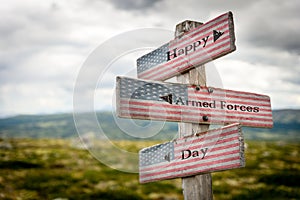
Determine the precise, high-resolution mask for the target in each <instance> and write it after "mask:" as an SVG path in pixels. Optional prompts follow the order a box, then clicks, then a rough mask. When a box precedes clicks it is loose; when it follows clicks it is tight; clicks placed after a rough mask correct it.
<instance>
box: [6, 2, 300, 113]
mask: <svg viewBox="0 0 300 200" xmlns="http://www.w3.org/2000/svg"><path fill="white" fill-rule="evenodd" d="M299 4H300V3H299V1H298V0H290V1H280V0H275V1H274V0H273V1H271V0H262V1H250V2H242V1H238V0H233V1H229V2H226V3H224V1H220V0H216V1H198V0H187V1H185V2H182V1H179V0H174V1H167V0H156V1H142V0H138V1H133V0H132V1H120V0H113V1H87V0H76V1H72V2H67V1H51V2H47V1H45V2H41V1H38V0H29V1H20V0H11V1H9V2H7V3H5V4H3V5H2V6H1V7H0V15H1V17H0V37H1V40H0V102H1V106H0V112H1V113H2V114H3V113H4V114H9V113H38V112H57V111H60V110H61V111H67V110H69V111H72V98H73V87H74V85H75V84H76V83H77V81H78V79H77V78H78V75H79V74H80V73H81V71H80V70H81V69H82V67H83V66H84V64H85V63H86V62H85V61H86V60H87V59H88V58H89V56H90V55H92V54H93V52H94V51H95V50H96V49H97V47H99V46H101V45H103V44H105V42H107V41H109V40H110V39H111V38H114V37H116V36H119V35H126V33H128V32H130V31H131V30H134V29H136V28H144V27H150V28H154V29H156V30H161V32H160V33H158V34H154V33H152V34H146V32H143V33H140V34H136V35H135V37H134V39H132V38H129V37H127V38H121V39H120V40H119V42H117V43H115V44H113V45H112V46H110V47H109V46H106V47H105V51H102V52H100V54H98V55H96V56H95V59H93V60H92V61H89V62H90V63H89V64H91V66H92V69H91V70H90V71H89V73H87V74H86V76H85V78H84V81H83V82H81V84H82V85H81V86H82V87H81V89H82V91H83V92H86V94H87V96H91V97H93V98H94V96H96V97H97V98H98V99H101V101H102V100H103V102H104V101H105V103H104V104H103V105H109V104H111V99H110V98H112V97H108V96H109V94H111V90H112V88H113V87H114V81H115V76H116V75H122V74H127V73H128V72H130V71H132V70H134V69H135V60H136V58H137V57H138V56H139V55H141V54H143V53H146V52H147V51H149V50H150V49H151V48H155V47H159V46H161V45H162V44H164V43H166V42H168V41H169V40H170V39H172V38H173V32H174V28H175V26H176V24H177V23H179V22H182V21H184V20H186V19H191V20H196V21H202V22H206V21H208V20H210V19H212V18H214V17H216V16H218V15H220V14H222V13H225V12H228V11H229V10H231V11H232V12H233V16H234V23H235V34H236V45H237V50H236V51H235V52H233V53H231V54H229V55H226V56H225V57H222V58H219V59H218V60H216V61H214V62H213V63H212V64H216V65H217V69H218V71H219V73H220V76H221V78H222V79H223V82H224V84H225V86H226V87H227V88H228V89H231V87H232V89H235V88H236V89H242V90H246V91H252V92H256V91H257V92H260V93H262V94H264V93H267V94H270V96H271V99H273V100H272V101H273V102H274V104H273V105H274V107H275V108H283V107H298V108H299V107H300V102H299V97H298V96H299V95H298V94H299V89H298V88H300V87H299V86H300V83H299V81H298V80H299V75H300V68H299V64H300V59H299V54H300V52H299V49H300V42H299V40H298V33H299V31H300V30H299V29H300V26H299V11H298V8H299V6H300V5H299ZM163 29H164V30H165V31H162V30H163ZM149 44H150V45H149ZM134 45H138V46H139V47H142V48H141V49H138V48H137V47H136V46H134ZM126 46H127V47H131V46H134V48H135V49H136V51H135V52H133V51H134V50H133V51H132V52H127V53H125V54H124V52H120V51H119V50H118V48H122V47H126ZM131 50H132V49H131ZM122 53H123V54H122ZM116 54H117V55H116ZM119 54H120V55H119ZM106 61H107V62H111V63H112V65H111V66H110V68H108V69H107V70H106V72H105V74H104V76H103V77H99V73H98V72H99V69H101V67H103V63H107V62H106ZM104 67H106V66H104ZM97 70H98V71H97ZM210 73H211V74H213V73H214V72H213V71H212V72H210ZM94 79H95V80H98V79H99V80H100V79H101V80H100V81H99V82H97V81H93V82H92V80H94ZM212 82H213V81H212ZM102 93H103V94H105V95H103V96H101V94H102ZM84 94H85V93H82V95H81V96H84ZM286 96H289V97H290V98H286ZM96 103H97V102H96ZM47 104H48V105H49V106H47ZM97 106H99V107H101V105H95V107H97ZM102 107H106V106H102Z"/></svg>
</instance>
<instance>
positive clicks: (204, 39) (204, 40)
mask: <svg viewBox="0 0 300 200" xmlns="http://www.w3.org/2000/svg"><path fill="white" fill-rule="evenodd" d="M208 37H209V35H208V36H206V37H205V38H202V40H203V42H204V45H203V48H204V47H205V46H206V42H207V40H208Z"/></svg>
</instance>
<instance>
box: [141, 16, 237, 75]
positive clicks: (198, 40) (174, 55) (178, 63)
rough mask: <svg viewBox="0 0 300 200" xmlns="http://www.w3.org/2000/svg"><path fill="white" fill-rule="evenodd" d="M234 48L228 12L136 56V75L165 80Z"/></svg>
mask: <svg viewBox="0 0 300 200" xmlns="http://www.w3.org/2000/svg"><path fill="white" fill-rule="evenodd" d="M235 49H236V47H235V36H234V25H233V17H232V13H231V12H228V13H225V14H223V15H221V16H219V17H217V18H215V19H213V20H211V21H209V22H207V23H205V24H203V25H200V26H198V27H196V28H194V29H192V30H190V31H189V32H187V33H185V34H184V35H183V36H182V37H180V38H175V39H174V40H171V41H170V42H168V43H166V44H164V45H162V46H161V47H159V48H158V49H156V50H154V51H152V52H150V53H148V54H146V55H144V56H142V57H140V58H139V59H137V75H138V78H142V79H148V80H166V79H169V78H171V77H173V76H176V75H178V74H180V73H182V72H184V71H187V70H189V69H191V68H194V67H197V66H199V65H201V64H204V63H207V62H209V61H211V60H214V59H216V58H219V57H221V56H224V55H226V54H228V53H230V52H233V51H234V50H235Z"/></svg>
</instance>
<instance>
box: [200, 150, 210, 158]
mask: <svg viewBox="0 0 300 200" xmlns="http://www.w3.org/2000/svg"><path fill="white" fill-rule="evenodd" d="M207 150H208V148H204V149H200V151H201V152H202V153H203V156H202V158H201V159H203V158H204V157H205V155H206V153H207Z"/></svg>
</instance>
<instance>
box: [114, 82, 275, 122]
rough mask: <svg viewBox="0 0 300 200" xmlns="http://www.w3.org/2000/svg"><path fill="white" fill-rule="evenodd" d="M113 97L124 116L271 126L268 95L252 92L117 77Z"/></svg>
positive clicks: (118, 110)
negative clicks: (114, 96)
mask: <svg viewBox="0 0 300 200" xmlns="http://www.w3.org/2000/svg"><path fill="white" fill-rule="evenodd" d="M116 98H117V103H116V105H117V113H118V116H119V117H124V118H135V119H148V120H163V121H175V122H188V123H204V124H230V123H240V124H241V125H243V126H250V127H264V128H271V127H272V126H273V119H272V110H271V103H270V97H269V96H266V95H260V94H255V93H248V92H240V91H233V90H225V89H220V88H213V87H200V86H197V85H188V84H179V83H166V82H155V81H146V80H139V79H134V78H128V77H117V86H116Z"/></svg>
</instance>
